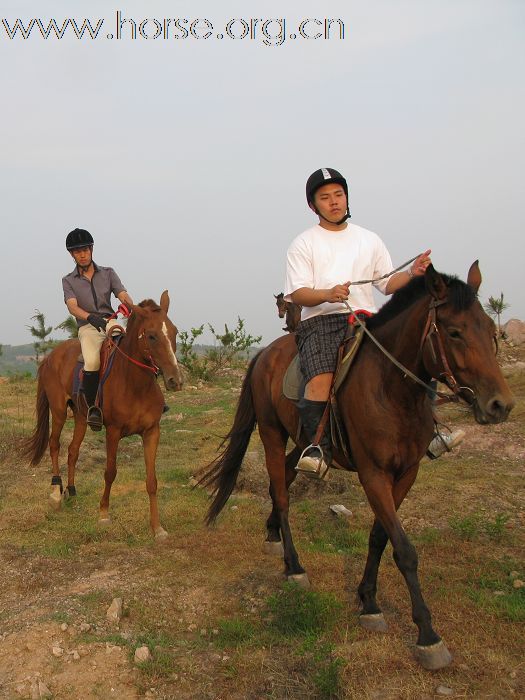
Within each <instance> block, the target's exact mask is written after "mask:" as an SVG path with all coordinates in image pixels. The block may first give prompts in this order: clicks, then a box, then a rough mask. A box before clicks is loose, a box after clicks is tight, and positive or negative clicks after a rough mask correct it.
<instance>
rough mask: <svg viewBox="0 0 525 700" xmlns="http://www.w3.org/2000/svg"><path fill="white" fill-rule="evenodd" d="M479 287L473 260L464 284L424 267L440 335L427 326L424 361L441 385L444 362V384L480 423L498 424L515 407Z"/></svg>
mask: <svg viewBox="0 0 525 700" xmlns="http://www.w3.org/2000/svg"><path fill="white" fill-rule="evenodd" d="M480 284H481V273H480V271H479V267H478V261H477V260H476V262H474V263H473V264H472V265H471V267H470V270H469V273H468V277H467V284H464V283H463V282H460V281H459V280H457V279H455V278H445V277H444V276H442V275H440V274H439V273H438V272H436V270H434V268H433V267H432V265H430V266H429V267H428V268H427V271H426V274H425V285H426V289H427V291H428V293H429V294H430V296H431V297H432V303H431V307H432V306H434V307H435V325H436V328H437V331H438V332H437V333H435V332H434V333H433V328H432V323H431V324H430V325H429V328H428V334H427V335H426V339H425V343H424V350H423V358H424V363H425V367H426V368H427V371H428V372H429V374H430V375H431V376H434V377H437V378H440V376H441V377H443V378H444V379H445V380H447V377H446V374H445V375H444V372H445V373H446V370H447V368H446V364H447V362H448V366H449V368H450V371H451V373H452V378H448V380H447V381H446V383H448V384H449V386H450V385H451V384H452V385H453V384H454V380H455V381H456V382H457V385H458V389H459V394H460V395H461V396H463V397H464V398H465V399H466V400H467V401H468V402H469V403H470V404H471V405H472V408H473V410H474V416H475V418H476V420H477V422H478V423H500V422H502V421H504V420H506V418H507V416H508V415H509V413H510V411H511V410H512V408H513V406H514V403H515V402H514V398H513V396H512V394H511V392H510V389H509V387H508V385H507V382H506V381H505V379H504V377H503V374H502V372H501V369H500V367H499V364H498V362H497V360H496V350H497V334H496V327H495V325H494V321H493V320H492V319H491V318H490V317H489V316H488V315H487V314H486V313H485V311H484V310H483V308H482V306H481V304H480V303H479V301H478V298H477V292H478V289H479V286H480ZM430 313H432V310H431V312H430ZM440 339H441V340H440ZM441 348H442V351H443V353H444V358H443V357H442V356H441V354H442V353H441Z"/></svg>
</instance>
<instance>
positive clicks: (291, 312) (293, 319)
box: [273, 292, 303, 333]
mask: <svg viewBox="0 0 525 700" xmlns="http://www.w3.org/2000/svg"><path fill="white" fill-rule="evenodd" d="M273 296H274V297H275V299H276V302H275V305H276V306H277V312H278V314H279V318H284V317H285V316H286V326H285V327H284V328H283V331H287V332H288V333H294V332H295V330H296V329H297V326H298V325H299V321H300V320H301V309H302V308H303V307H302V306H299V304H294V303H292V302H291V301H285V300H284V293H283V292H280V293H279V294H274V295H273Z"/></svg>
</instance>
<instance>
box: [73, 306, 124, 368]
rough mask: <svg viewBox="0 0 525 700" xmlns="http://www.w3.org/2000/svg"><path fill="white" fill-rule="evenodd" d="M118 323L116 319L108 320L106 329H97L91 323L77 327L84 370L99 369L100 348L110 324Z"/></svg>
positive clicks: (110, 326)
mask: <svg viewBox="0 0 525 700" xmlns="http://www.w3.org/2000/svg"><path fill="white" fill-rule="evenodd" d="M115 325H120V323H119V321H117V320H116V319H111V320H110V321H108V325H107V326H106V331H105V332H104V331H99V330H97V329H96V328H95V327H94V326H92V325H91V323H87V324H86V325H85V326H80V328H79V329H78V339H79V340H80V347H81V348H82V355H83V357H84V370H85V371H86V372H96V371H97V370H98V369H100V348H101V346H102V343H103V342H104V340H105V339H106V337H107V335H109V332H110V330H111V328H112V326H115Z"/></svg>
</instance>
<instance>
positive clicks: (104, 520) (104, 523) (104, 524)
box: [98, 515, 111, 527]
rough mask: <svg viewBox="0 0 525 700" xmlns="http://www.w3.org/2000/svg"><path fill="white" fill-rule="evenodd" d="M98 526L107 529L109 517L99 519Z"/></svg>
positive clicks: (109, 521)
mask: <svg viewBox="0 0 525 700" xmlns="http://www.w3.org/2000/svg"><path fill="white" fill-rule="evenodd" d="M98 524H99V525H102V527H107V526H108V525H111V518H110V517H109V515H106V516H105V517H103V518H99V519H98Z"/></svg>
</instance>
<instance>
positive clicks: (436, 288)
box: [425, 265, 447, 301]
mask: <svg viewBox="0 0 525 700" xmlns="http://www.w3.org/2000/svg"><path fill="white" fill-rule="evenodd" d="M425 286H426V288H427V292H428V293H429V294H430V296H431V297H434V299H436V300H438V301H440V300H441V299H444V298H445V297H446V296H447V285H446V284H445V281H444V279H443V277H441V275H440V274H439V272H436V270H435V269H434V266H433V265H429V266H428V267H427V269H426V272H425Z"/></svg>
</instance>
